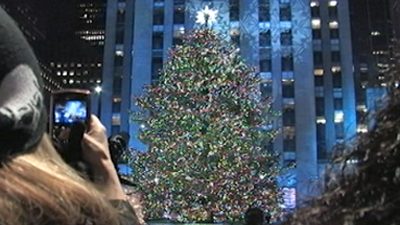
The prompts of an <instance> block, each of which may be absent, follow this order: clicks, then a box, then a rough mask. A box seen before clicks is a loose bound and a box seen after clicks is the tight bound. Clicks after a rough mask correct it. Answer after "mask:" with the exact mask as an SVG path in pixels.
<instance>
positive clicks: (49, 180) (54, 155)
mask: <svg viewBox="0 0 400 225" xmlns="http://www.w3.org/2000/svg"><path fill="white" fill-rule="evenodd" d="M42 89H43V81H42V80H41V77H40V69H39V66H38V62H37V60H36V57H35V55H34V54H33V52H32V50H31V48H30V46H29V44H28V43H27V41H26V40H25V38H24V37H23V35H22V33H21V32H20V30H19V29H18V28H17V26H16V24H15V23H14V21H13V20H12V19H11V18H10V17H9V16H8V15H7V14H6V13H5V12H4V10H3V9H1V8H0V224H2V225H89V224H95V225H114V224H115V225H117V224H121V225H123V224H139V222H138V219H137V217H136V215H135V213H134V211H133V209H132V207H130V205H129V203H127V202H126V196H125V194H124V192H123V190H122V187H121V184H120V182H119V180H118V176H117V174H116V171H115V168H114V166H113V164H112V162H111V157H110V153H109V149H108V143H107V136H106V132H105V128H104V126H103V125H102V124H101V122H100V121H99V120H98V119H97V117H95V116H92V117H91V120H90V124H89V126H88V131H87V132H86V133H85V134H84V136H83V140H82V147H83V158H84V159H85V161H86V162H87V163H88V164H89V166H90V167H91V170H92V171H93V174H92V175H93V181H88V180H86V179H84V178H82V177H81V176H80V175H79V174H78V173H77V172H76V171H75V170H74V169H72V168H71V167H70V166H69V165H67V164H66V163H65V162H64V161H63V159H62V158H61V157H60V155H59V154H58V152H57V151H56V150H55V148H54V147H53V145H52V143H51V141H50V138H49V136H48V135H47V134H46V133H45V127H46V122H47V114H46V110H45V106H44V103H43V94H42Z"/></svg>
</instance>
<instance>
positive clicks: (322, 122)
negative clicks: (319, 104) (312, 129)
mask: <svg viewBox="0 0 400 225" xmlns="http://www.w3.org/2000/svg"><path fill="white" fill-rule="evenodd" d="M325 123H326V119H325V117H323V116H318V117H317V124H325Z"/></svg>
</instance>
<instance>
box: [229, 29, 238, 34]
mask: <svg viewBox="0 0 400 225" xmlns="http://www.w3.org/2000/svg"><path fill="white" fill-rule="evenodd" d="M229 34H230V35H231V36H239V34H240V31H239V29H238V28H232V29H231V30H230V32H229Z"/></svg>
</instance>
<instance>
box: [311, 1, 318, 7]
mask: <svg viewBox="0 0 400 225" xmlns="http://www.w3.org/2000/svg"><path fill="white" fill-rule="evenodd" d="M310 6H311V7H318V6H319V2H318V1H311V2H310Z"/></svg>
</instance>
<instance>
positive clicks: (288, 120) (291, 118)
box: [282, 108, 295, 127]
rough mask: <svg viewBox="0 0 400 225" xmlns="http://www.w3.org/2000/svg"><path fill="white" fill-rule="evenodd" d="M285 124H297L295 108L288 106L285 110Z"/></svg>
mask: <svg viewBox="0 0 400 225" xmlns="http://www.w3.org/2000/svg"><path fill="white" fill-rule="evenodd" d="M282 119H283V126H285V127H286V126H294V125H295V113H294V109H293V108H287V109H285V110H284V111H283V118H282Z"/></svg>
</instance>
